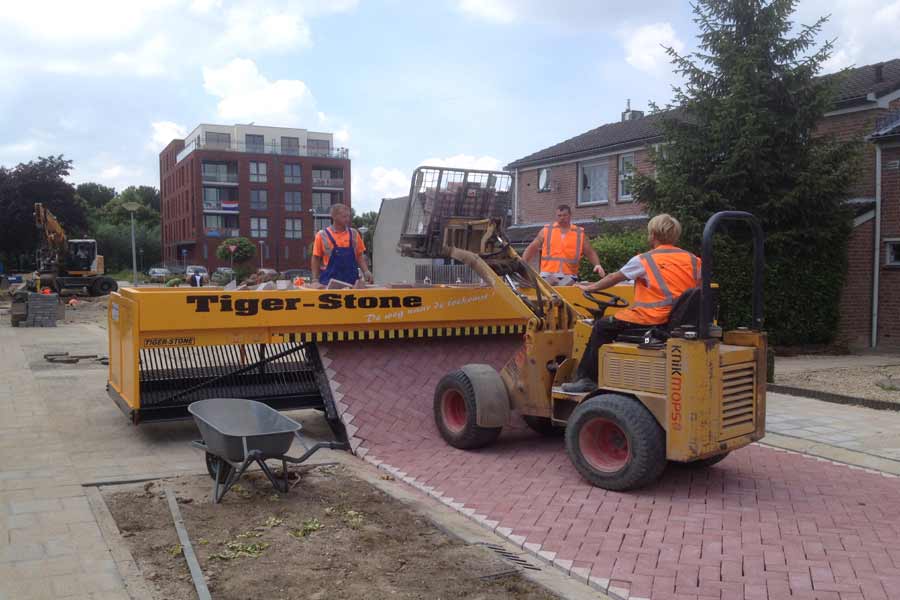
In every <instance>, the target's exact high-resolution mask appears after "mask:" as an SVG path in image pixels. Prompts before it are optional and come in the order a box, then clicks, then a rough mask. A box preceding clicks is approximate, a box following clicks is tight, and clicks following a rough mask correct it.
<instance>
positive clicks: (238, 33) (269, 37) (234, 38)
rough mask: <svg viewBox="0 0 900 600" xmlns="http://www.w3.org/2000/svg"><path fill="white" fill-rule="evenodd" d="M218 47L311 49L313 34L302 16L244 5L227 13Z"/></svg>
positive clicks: (274, 9)
mask: <svg viewBox="0 0 900 600" xmlns="http://www.w3.org/2000/svg"><path fill="white" fill-rule="evenodd" d="M225 18H226V29H225V32H224V34H223V35H222V37H221V39H220V40H219V46H221V47H229V48H233V49H236V50H238V51H246V50H256V51H261V50H276V51H284V50H290V49H291V48H295V47H297V46H310V45H311V44H312V34H311V33H310V29H309V25H308V24H307V23H306V21H304V19H303V17H302V15H301V14H299V13H297V12H292V11H290V10H280V9H277V8H275V7H266V6H264V5H263V6H259V5H256V4H245V5H242V6H237V7H234V8H231V9H229V10H228V11H227V12H226V17H225Z"/></svg>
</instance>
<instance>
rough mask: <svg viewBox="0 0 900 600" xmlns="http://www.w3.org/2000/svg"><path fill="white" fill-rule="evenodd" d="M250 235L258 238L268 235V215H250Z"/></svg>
mask: <svg viewBox="0 0 900 600" xmlns="http://www.w3.org/2000/svg"><path fill="white" fill-rule="evenodd" d="M250 237H252V238H256V239H260V240H261V239H265V238H267V237H269V219H268V217H250Z"/></svg>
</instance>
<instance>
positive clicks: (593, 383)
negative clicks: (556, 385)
mask: <svg viewBox="0 0 900 600" xmlns="http://www.w3.org/2000/svg"><path fill="white" fill-rule="evenodd" d="M647 235H648V238H649V241H650V248H651V250H650V251H649V252H645V253H644V254H638V255H637V256H635V257H633V258H632V259H631V260H629V261H628V262H627V263H625V265H624V266H623V267H622V268H621V269H620V270H618V271H616V272H615V273H610V274H609V275H607V276H606V277H604V278H603V279H601V280H600V281H597V282H594V283H580V284H578V287H580V288H581V289H583V290H587V291H591V292H596V291H600V290H605V289H606V288H609V287H612V286H614V285H616V284H619V283H622V282H623V281H625V280H631V281H634V301H633V302H632V303H631V306H630V307H628V308H627V309H625V310H620V311H619V312H618V313H616V314H615V315H613V316H611V317H604V318H602V319H595V320H594V327H593V329H592V330H591V339H590V341H589V342H588V345H587V348H585V350H584V356H582V357H581V362H580V363H578V371H577V373H576V375H575V381H574V382H572V383H564V384H563V390H564V391H566V392H574V393H585V392H590V391H592V390H594V389H595V388H596V387H597V369H598V360H599V359H598V349H599V348H600V346H602V345H603V344H609V343H610V342H614V341H615V340H616V337H617V336H618V335H619V334H620V333H622V332H623V331H625V330H626V329H632V328H637V327H646V328H647V329H649V328H651V327H654V326H657V325H663V324H664V323H666V322H668V320H669V315H670V314H671V313H672V306H673V305H674V304H675V301H676V300H678V297H679V296H681V295H682V294H683V293H685V292H686V291H688V290H690V289H691V288H695V287H697V286H699V285H700V275H701V274H700V265H701V263H700V259H699V258H697V257H696V256H694V255H693V254H692V253H690V252H688V251H687V250H682V249H681V248H678V247H676V246H675V243H677V242H678V238H679V237H681V223H679V222H678V220H677V219H675V217H672V216H670V215H667V214H661V215H656V216H655V217H653V218H652V219H650V222H649V223H647Z"/></svg>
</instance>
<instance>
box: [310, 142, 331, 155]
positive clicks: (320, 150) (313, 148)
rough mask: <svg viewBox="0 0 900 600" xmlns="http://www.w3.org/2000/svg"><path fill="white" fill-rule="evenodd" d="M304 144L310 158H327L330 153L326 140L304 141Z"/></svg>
mask: <svg viewBox="0 0 900 600" xmlns="http://www.w3.org/2000/svg"><path fill="white" fill-rule="evenodd" d="M306 144H307V146H306V149H307V150H308V151H309V155H310V156H328V155H329V154H330V153H331V142H329V141H328V140H306Z"/></svg>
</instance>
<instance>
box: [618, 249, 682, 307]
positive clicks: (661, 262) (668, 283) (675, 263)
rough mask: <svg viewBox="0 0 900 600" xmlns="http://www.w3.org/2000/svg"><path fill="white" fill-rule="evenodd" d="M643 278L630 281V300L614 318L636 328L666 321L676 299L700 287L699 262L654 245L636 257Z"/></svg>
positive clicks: (673, 250)
mask: <svg viewBox="0 0 900 600" xmlns="http://www.w3.org/2000/svg"><path fill="white" fill-rule="evenodd" d="M640 261H641V264H642V265H643V266H644V273H645V276H644V277H643V278H638V280H637V281H635V282H634V301H633V302H632V303H631V306H630V307H629V308H627V309H625V310H622V311H619V312H618V313H617V314H616V319H619V320H621V321H628V322H629V323H638V324H640V325H661V324H663V323H665V322H666V321H668V320H669V314H670V313H671V312H672V305H673V304H675V301H676V300H678V297H679V296H681V295H682V294H683V293H685V292H686V291H688V290H689V289H691V288H694V287H697V286H698V285H699V284H700V259H699V258H697V257H696V256H694V255H693V254H691V253H690V252H688V251H687V250H682V249H681V248H676V247H675V246H668V245H663V246H657V247H656V248H654V249H653V250H651V251H650V252H646V253H644V254H641V255H640Z"/></svg>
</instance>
